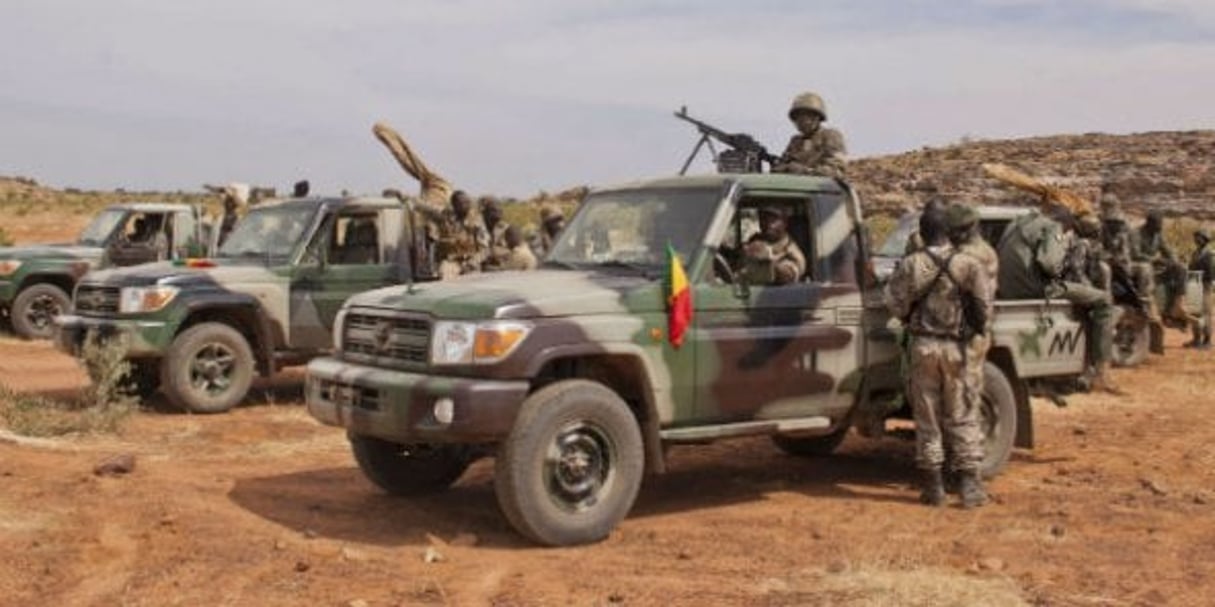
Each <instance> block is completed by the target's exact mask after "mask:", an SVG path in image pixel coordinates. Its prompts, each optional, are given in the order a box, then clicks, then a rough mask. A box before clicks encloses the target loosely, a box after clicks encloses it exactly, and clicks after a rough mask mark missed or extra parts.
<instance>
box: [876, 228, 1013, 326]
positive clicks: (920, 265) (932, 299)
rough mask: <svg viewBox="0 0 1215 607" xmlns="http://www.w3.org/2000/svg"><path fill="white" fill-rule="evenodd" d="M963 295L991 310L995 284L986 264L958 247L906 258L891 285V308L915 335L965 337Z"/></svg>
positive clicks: (888, 302) (929, 250)
mask: <svg viewBox="0 0 1215 607" xmlns="http://www.w3.org/2000/svg"><path fill="white" fill-rule="evenodd" d="M962 291H966V292H968V293H971V294H972V295H973V296H974V297H976V298H978V299H979V300H980V301H981V302H982V304H983V306H984V307H986V308H989V309H990V308H991V306H992V300H993V299H994V285H993V284H992V280H991V278H990V277H988V276H987V273H986V271H984V269H983V265H982V263H981V262H980V261H979V260H977V259H975V258H974V257H971V256H970V255H961V254H957V250H956V249H954V248H953V246H952V245H948V244H946V245H941V246H935V247H928V248H927V249H924V250H923V251H919V252H917V253H912V254H911V255H909V256H907V257H905V258H903V262H902V263H900V264H899V266H898V268H896V269H895V271H894V274H893V275H891V277H890V281H889V282H887V283H886V291H885V297H886V307H887V308H889V310H890V313H891V314H892V315H894V316H895V317H896V318H899V319H901V320H902V321H903V322H904V324H905V326H906V327H907V330H908V332H910V333H911V334H912V335H913V336H920V337H937V338H954V339H957V338H959V337H960V336H961V333H962V322H963V320H962V297H961V296H962Z"/></svg>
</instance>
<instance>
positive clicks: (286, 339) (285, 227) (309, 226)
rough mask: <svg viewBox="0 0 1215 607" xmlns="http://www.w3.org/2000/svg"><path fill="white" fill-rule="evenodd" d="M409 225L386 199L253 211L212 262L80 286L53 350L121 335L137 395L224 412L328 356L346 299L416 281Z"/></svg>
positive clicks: (146, 269) (304, 202)
mask: <svg viewBox="0 0 1215 607" xmlns="http://www.w3.org/2000/svg"><path fill="white" fill-rule="evenodd" d="M411 217H412V214H411V213H408V212H407V209H406V207H405V206H404V205H403V204H402V203H401V202H400V201H398V200H395V199H383V198H307V199H294V200H285V201H278V202H267V203H262V204H259V205H257V206H255V207H253V208H252V209H251V210H250V211H249V213H248V214H247V215H246V216H245V217H244V218H242V219H241V221H240V222H239V223H237V225H236V228H235V229H234V230H233V231H232V233H231V234H230V235H229V236H228V238H227V239H226V240H225V241H224V244H223V246H222V247H221V248H220V249H219V250H218V252H217V253H216V255H215V256H213V257H211V258H206V259H182V260H177V261H173V262H164V263H156V264H147V265H143V266H139V267H133V268H121V269H111V270H103V271H99V272H93V273H91V274H89V275H87V276H85V277H84V279H82V280H81V281H80V284H79V285H77V287H76V293H75V299H74V304H75V305H74V311H73V313H72V314H71V315H64V316H60V317H59V318H58V319H57V321H58V324H59V325H60V326H61V331H60V333H59V337H58V347H59V348H60V349H62V350H64V351H67V352H70V353H73V354H78V353H79V351H80V346H81V344H82V342H83V340H84V339H85V336H86V335H87V334H88V332H90V331H94V332H97V333H98V334H99V335H101V336H102V337H104V338H107V339H111V338H114V337H115V336H119V337H120V338H121V339H123V340H124V341H125V342H126V347H127V348H128V357H129V359H130V362H131V363H132V368H133V370H132V376H133V379H134V382H135V383H136V384H137V385H138V386H139V390H140V392H141V393H142V394H143V395H147V394H150V393H152V392H154V391H156V390H157V389H159V388H161V387H163V389H164V392H165V395H166V396H167V397H168V399H169V400H170V401H171V402H172V403H173V404H174V405H176V406H178V407H180V408H182V409H185V410H188V411H193V412H199V413H213V412H220V411H225V410H227V409H230V408H231V407H233V406H234V405H236V404H237V403H239V402H241V400H243V399H244V398H245V395H246V393H247V392H248V389H249V387H250V384H251V382H252V381H253V377H254V375H255V374H256V373H260V374H261V375H263V376H269V375H270V374H272V373H274V372H275V371H277V370H278V369H279V368H281V367H283V366H285V365H292V364H301V363H303V362H307V361H308V360H309V359H310V358H312V357H314V356H316V355H318V354H321V353H324V352H326V351H328V350H329V349H330V347H331V345H332V329H333V321H334V318H335V317H336V316H337V314H338V310H339V308H341V306H342V303H343V302H344V301H345V300H346V298H347V297H349V296H351V295H353V294H355V293H359V292H362V291H367V290H369V289H374V288H377V287H382V286H384V285H391V284H399V283H403V282H408V281H410V280H415V279H417V280H421V279H423V278H426V277H424V276H420V275H415V273H414V272H413V268H414V267H415V264H414V263H412V260H413V259H414V258H415V256H416V255H417V254H418V251H416V250H415V249H414V248H413V246H414V244H415V243H414V240H413V234H414V233H415V230H413V229H412V226H413V223H412V221H411V220H410V219H411ZM419 231H420V230H419ZM419 274H420V273H419Z"/></svg>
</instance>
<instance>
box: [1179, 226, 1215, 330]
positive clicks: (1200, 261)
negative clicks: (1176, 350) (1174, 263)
mask: <svg viewBox="0 0 1215 607" xmlns="http://www.w3.org/2000/svg"><path fill="white" fill-rule="evenodd" d="M1190 270H1191V271H1194V272H1202V309H1201V311H1200V312H1199V314H1198V315H1195V316H1190V333H1191V336H1192V337H1193V339H1191V340H1190V342H1189V343H1187V344H1185V345H1186V347H1187V348H1199V349H1202V350H1207V349H1210V347H1211V320H1212V318H1211V317H1212V314H1211V312H1212V307H1213V306H1215V303H1213V302H1212V295H1211V291H1212V288H1211V285H1212V282H1215V247H1213V246H1211V233H1210V232H1208V231H1207V230H1205V229H1198V230H1194V254H1193V255H1192V256H1191V257H1190Z"/></svg>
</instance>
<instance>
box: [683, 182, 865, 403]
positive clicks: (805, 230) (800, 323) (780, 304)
mask: <svg viewBox="0 0 1215 607" xmlns="http://www.w3.org/2000/svg"><path fill="white" fill-rule="evenodd" d="M822 199H823V200H822V202H821V203H820V201H819V195H817V194H816V195H813V196H812V195H807V194H800V195H797V196H791V195H789V194H779V195H778V194H762V193H751V194H747V195H744V196H743V197H742V198H741V200H740V201H739V203H738V204H737V210H736V212H735V217H734V219H733V220H732V221H731V225H730V228H729V231H730V233H729V234H727V235H726V236H725V237H724V238H723V241H722V243H721V247H720V248H719V253H720V255H718V257H717V260H716V261H715V262H714V263H713V264H712V266H713V267H712V268H711V270H710V271H709V272H708V275H707V276H705V277H704V280H701V281H700V282H699V283H698V284H697V285H696V288H695V291H694V299H693V304H694V306H695V312H694V317H693V319H694V320H693V322H694V326H695V328H696V330H695V331H693V333H692V336H693V339H694V340H696V344H695V345H696V411H697V417H698V422H700V423H730V422H743V421H752V420H758V419H783V418H796V417H810V416H828V417H832V418H833V419H835V418H838V417H840V416H842V415H844V414H846V412H847V410H848V409H849V407H850V406H851V399H850V398H843V397H840V396H839V394H840V387H841V386H842V385H843V383H844V382H843V381H841V380H843V379H844V375H845V374H847V373H851V372H854V371H855V370H856V369H857V359H858V351H859V349H860V347H861V346H860V345H859V343H858V338H859V324H860V311H861V306H860V302H861V295H860V290H859V288H858V287H857V282H856V251H857V237H856V232H855V230H853V229H852V227H853V226H854V225H855V222H853V221H852V220H850V219H849V217H848V215H847V213H846V208H845V207H846V205H845V204H844V197H843V195H842V194H824V195H822ZM760 207H776V208H778V209H781V210H783V211H784V213H785V214H786V216H787V220H786V223H787V232H788V234H789V237H790V238H791V239H792V240H793V241H794V242H795V243H796V244H797V246H798V247H799V248H800V249H801V250H802V252H803V253H804V255H805V258H806V271H805V273H804V274H803V275H802V276H801V277H799V279H798V280H796V281H793V282H790V283H788V284H779V285H778V284H773V283H771V282H769V283H758V282H756V283H753V284H748V281H749V278H748V277H747V276H746V274H747V273H746V272H741V271H740V270H741V269H742V267H743V263H744V261H743V257H744V254H743V246H744V245H745V244H746V243H747V242H748V241H750V240H752V239H755V238H760V235H759V231H760V229H759V224H760V218H759V213H758V209H759V208H760ZM837 232H838V234H837ZM731 275H733V276H731Z"/></svg>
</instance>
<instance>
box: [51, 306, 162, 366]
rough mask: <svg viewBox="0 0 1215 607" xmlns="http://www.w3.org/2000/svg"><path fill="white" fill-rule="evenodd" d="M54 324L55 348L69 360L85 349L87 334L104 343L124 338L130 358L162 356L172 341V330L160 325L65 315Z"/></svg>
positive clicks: (147, 322)
mask: <svg viewBox="0 0 1215 607" xmlns="http://www.w3.org/2000/svg"><path fill="white" fill-rule="evenodd" d="M55 324H56V325H58V326H59V331H58V332H57V333H56V337H55V347H56V348H58V349H59V350H60V351H63V352H66V353H68V354H71V355H72V356H79V355H80V348H81V347H82V346H83V345H84V339H85V336H86V335H87V334H88V332H89V331H96V332H97V334H98V335H99V336H101V337H102V338H104V339H110V338H113V337H116V336H119V337H123V338H125V339H126V342H127V356H128V357H129V358H152V357H158V356H162V355H163V354H164V352H165V349H166V348H167V347H168V344H169V342H171V341H172V340H173V327H170V326H169V323H166V322H163V321H155V320H118V319H114V318H93V317H89V316H77V315H74V314H65V315H63V316H56V317H55Z"/></svg>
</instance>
